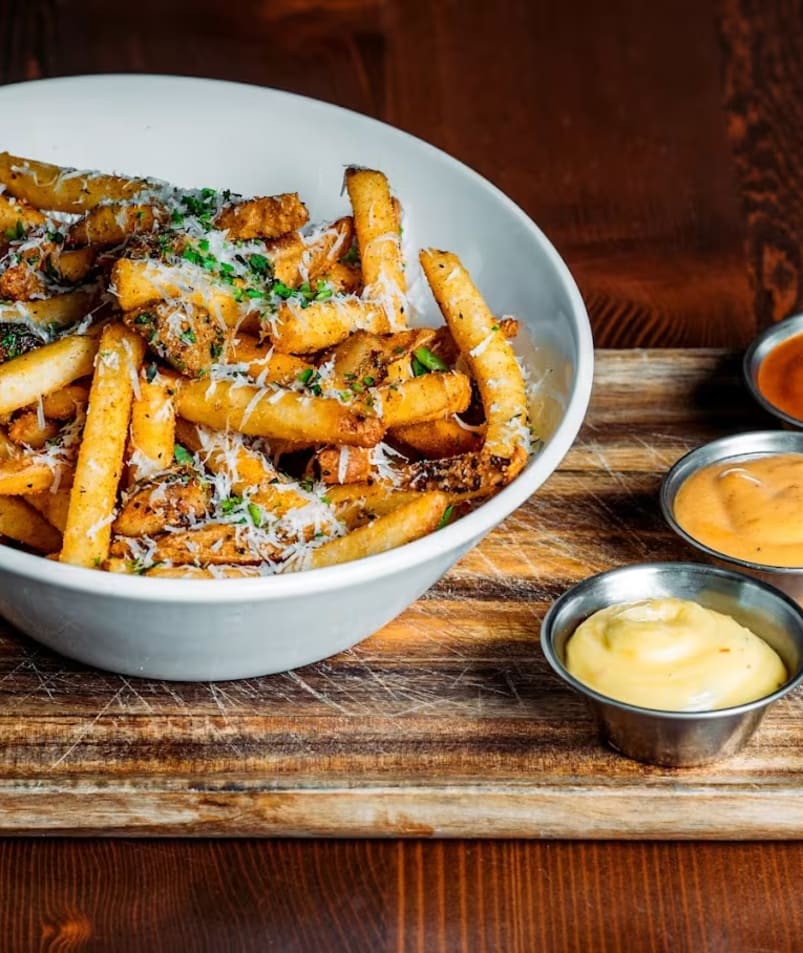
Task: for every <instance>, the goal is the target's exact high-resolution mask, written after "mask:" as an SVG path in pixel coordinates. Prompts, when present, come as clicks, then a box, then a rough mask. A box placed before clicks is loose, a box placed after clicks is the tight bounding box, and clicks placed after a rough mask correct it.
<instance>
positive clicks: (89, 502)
mask: <svg viewBox="0 0 803 953" xmlns="http://www.w3.org/2000/svg"><path fill="white" fill-rule="evenodd" d="M144 353H145V342H144V341H143V340H142V338H141V337H139V335H137V334H132V333H131V331H129V330H128V328H126V327H124V326H123V325H122V324H112V325H108V326H107V327H105V328H104V329H103V333H102V335H101V339H100V345H99V348H98V356H97V362H96V367H95V374H94V376H93V378H92V388H91V390H90V392H89V406H88V408H87V416H86V423H85V424H84V435H83V439H82V441H81V447H80V449H79V451H78V461H77V463H76V467H75V479H74V483H73V488H72V493H71V494H70V508H69V512H68V514H67V526H66V528H65V530H64V545H63V547H62V551H61V557H60V558H61V561H62V562H67V563H73V564H75V565H78V566H89V567H92V566H95V567H97V566H100V565H101V564H102V563H103V561H104V560H105V559H106V557H107V556H108V555H109V542H110V539H111V522H112V519H113V518H114V507H115V501H116V497H117V486H118V484H119V482H120V474H121V471H122V467H123V453H124V450H125V441H126V436H127V434H128V422H129V418H130V415H131V402H132V399H133V395H134V383H135V381H136V380H137V375H138V374H139V367H140V365H141V363H142V359H143V356H144Z"/></svg>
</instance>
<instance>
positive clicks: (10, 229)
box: [0, 195, 45, 239]
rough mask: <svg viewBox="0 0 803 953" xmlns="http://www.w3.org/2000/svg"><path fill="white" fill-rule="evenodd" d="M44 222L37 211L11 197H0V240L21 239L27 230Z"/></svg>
mask: <svg viewBox="0 0 803 953" xmlns="http://www.w3.org/2000/svg"><path fill="white" fill-rule="evenodd" d="M44 222H45V216H44V215H43V214H42V213H41V212H40V211H39V209H36V208H34V207H33V206H32V205H29V204H28V203H27V202H25V201H23V200H22V199H15V198H14V197H13V196H11V195H0V239H2V238H9V239H12V238H22V237H23V236H24V235H25V233H26V232H27V231H28V229H29V228H31V227H35V226H37V225H43V224H44Z"/></svg>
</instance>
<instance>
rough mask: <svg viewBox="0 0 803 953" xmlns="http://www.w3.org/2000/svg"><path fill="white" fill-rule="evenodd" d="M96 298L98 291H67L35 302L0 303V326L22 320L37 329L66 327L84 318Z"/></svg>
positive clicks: (89, 289) (96, 300) (82, 289)
mask: <svg viewBox="0 0 803 953" xmlns="http://www.w3.org/2000/svg"><path fill="white" fill-rule="evenodd" d="M98 298H99V292H98V289H97V288H94V287H92V288H80V289H76V290H75V291H67V292H65V293H64V294H60V295H54V296H53V297H52V298H41V299H39V300H37V301H24V302H23V301H18V302H17V303H16V304H0V325H2V324H3V323H8V324H15V323H16V322H18V321H20V320H22V321H29V322H31V323H32V324H36V325H39V327H41V328H66V327H69V326H70V325H71V324H75V323H76V322H78V321H81V320H82V319H83V318H85V317H86V316H87V314H89V312H90V311H91V310H92V308H93V307H94V306H95V305H96V304H97V302H98Z"/></svg>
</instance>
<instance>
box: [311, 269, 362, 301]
mask: <svg viewBox="0 0 803 953" xmlns="http://www.w3.org/2000/svg"><path fill="white" fill-rule="evenodd" d="M316 280H320V281H323V282H325V284H327V285H328V286H329V287H330V288H331V289H332V293H333V294H336V295H356V294H360V293H361V292H362V272H361V271H360V269H359V267H358V266H357V265H347V264H346V263H345V262H343V261H337V262H335V263H334V264H333V265H330V266H329V268H328V269H327V270H326V271H325V272H322V273H321V274H320V275H319V276H318V278H317V279H316Z"/></svg>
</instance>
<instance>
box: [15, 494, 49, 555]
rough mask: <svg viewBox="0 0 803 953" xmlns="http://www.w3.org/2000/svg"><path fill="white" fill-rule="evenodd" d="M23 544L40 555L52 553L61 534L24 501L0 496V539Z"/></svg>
mask: <svg viewBox="0 0 803 953" xmlns="http://www.w3.org/2000/svg"><path fill="white" fill-rule="evenodd" d="M1 536H6V537H7V538H8V539H14V540H16V541H17V542H18V543H24V544H25V545H26V546H30V548H31V549H35V550H36V551H37V552H40V553H54V552H56V550H58V548H59V546H60V545H61V534H60V533H59V531H58V530H57V529H55V528H54V527H53V526H51V525H50V523H48V522H47V520H45V519H43V518H42V517H41V516H40V515H39V513H37V511H36V510H35V509H34V508H33V507H32V506H28V504H27V503H26V502H25V501H24V500H20V499H18V498H17V497H15V496H0V537H1Z"/></svg>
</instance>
